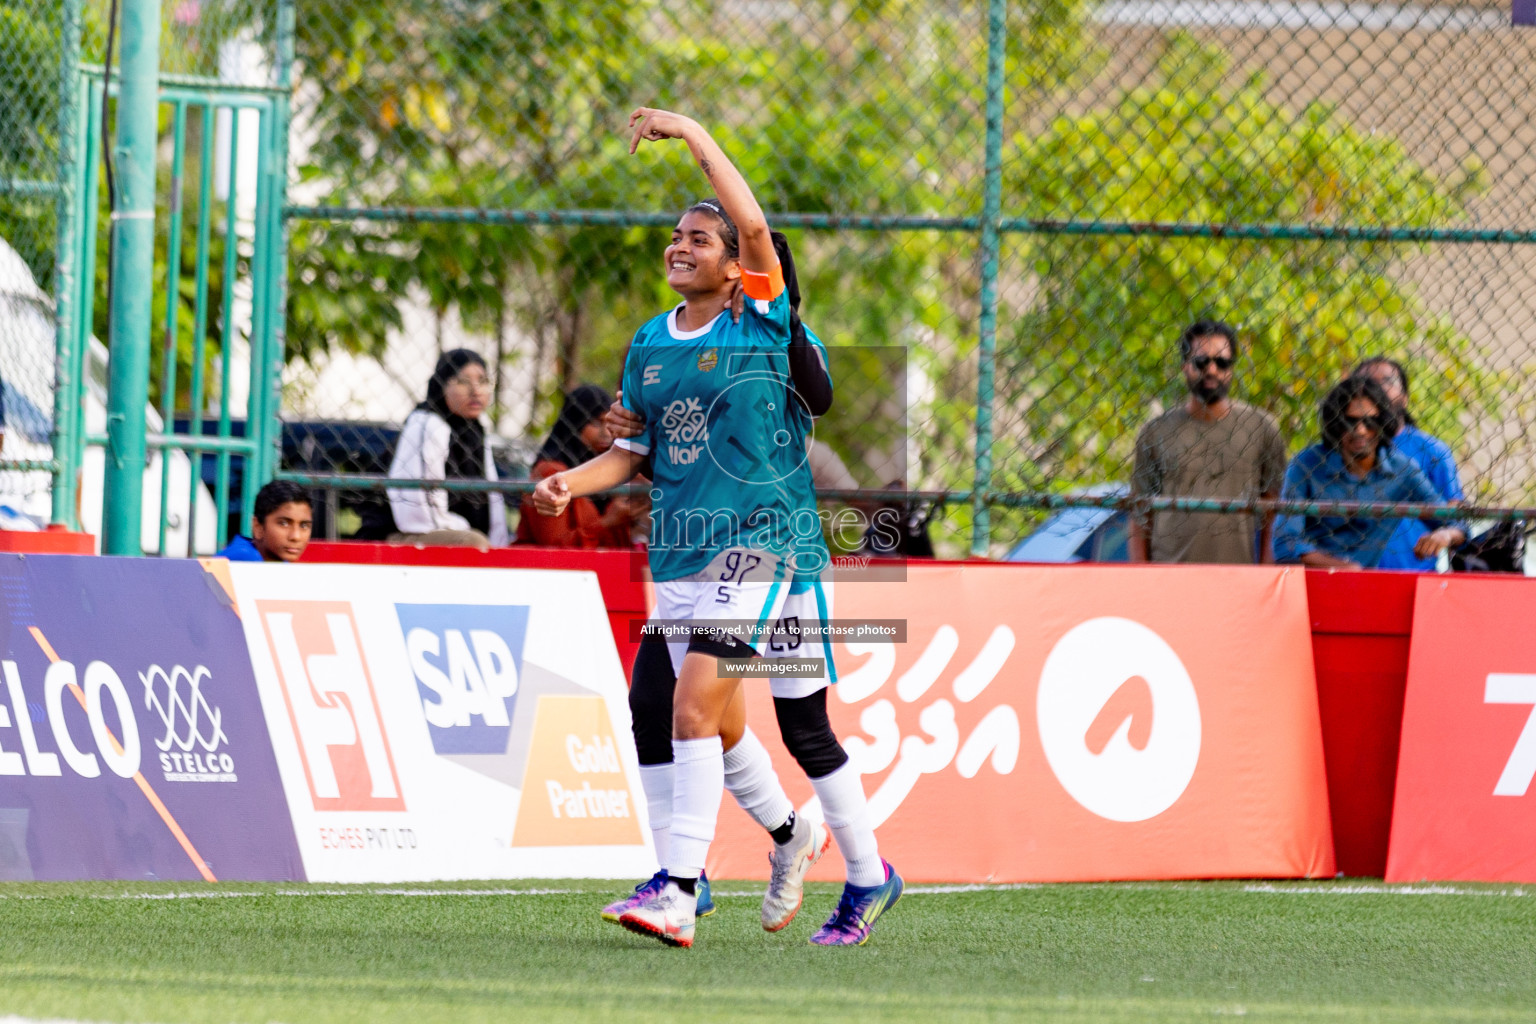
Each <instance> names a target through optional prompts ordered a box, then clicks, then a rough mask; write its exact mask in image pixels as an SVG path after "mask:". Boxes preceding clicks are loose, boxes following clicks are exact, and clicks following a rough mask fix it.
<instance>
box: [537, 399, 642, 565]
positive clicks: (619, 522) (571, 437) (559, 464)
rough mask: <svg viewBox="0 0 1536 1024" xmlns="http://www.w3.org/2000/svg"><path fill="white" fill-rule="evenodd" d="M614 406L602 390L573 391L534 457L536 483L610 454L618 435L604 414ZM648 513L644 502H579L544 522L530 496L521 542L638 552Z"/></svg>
mask: <svg viewBox="0 0 1536 1024" xmlns="http://www.w3.org/2000/svg"><path fill="white" fill-rule="evenodd" d="M612 403H613V397H612V396H611V395H609V394H608V392H607V391H604V390H603V389H602V388H600V387H598V386H597V385H596V384H582V385H579V386H577V387H575V388H572V389H571V392H570V394H568V395H566V396H565V402H564V404H563V405H561V406H560V417H559V418H558V419H557V420H555V426H554V428H553V429H552V430H550V432H549V437H548V438H547V439H546V440H545V441H544V445H543V447H541V448H540V449H539V453H538V455H536V456H534V460H533V474H532V475H533V479H534V480H542V479H544V478H545V477H547V476H554V475H555V474H556V473H560V472H563V471H565V470H567V469H572V468H574V467H576V466H579V465H581V464H582V463H583V462H586V461H587V460H588V459H590V458H592V457H593V456H594V455H601V454H602V453H603V452H605V451H607V450H608V449H609V447H610V446H611V445H612V444H613V435H612V434H610V433H609V432H608V427H607V426H606V425H605V424H604V422H603V414H604V413H605V412H607V411H608V407H609V406H610V405H611V404H612ZM642 422H643V421H642ZM637 479H638V478H637ZM648 508H649V502H647V501H646V500H645V499H644V498H632V497H629V496H627V495H615V496H614V497H611V498H607V499H603V498H573V499H571V503H570V505H569V506H568V507H567V508H566V510H565V511H564V512H562V513H560V514H559V515H558V516H541V515H539V514H538V511H537V510H536V509H535V508H534V507H533V497H532V496H531V495H530V496H527V497H525V498H524V499H523V504H522V517H521V518H520V519H519V520H518V524H517V539H518V541H519V542H520V543H522V542H526V543H533V544H545V545H548V546H550V547H560V548H627V547H632V546H633V544H634V533H635V528H636V526H637V525H639V526H641V528H642V529H643V528H644V524H645V516H646V512H647V510H648Z"/></svg>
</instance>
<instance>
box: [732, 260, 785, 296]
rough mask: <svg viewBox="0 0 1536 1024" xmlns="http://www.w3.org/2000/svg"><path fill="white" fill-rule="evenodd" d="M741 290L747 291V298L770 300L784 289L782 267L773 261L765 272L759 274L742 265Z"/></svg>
mask: <svg viewBox="0 0 1536 1024" xmlns="http://www.w3.org/2000/svg"><path fill="white" fill-rule="evenodd" d="M741 290H742V291H744V292H746V293H747V298H749V299H761V300H762V301H764V302H772V301H773V300H774V299H776V298H778V297H779V296H780V295H781V294H782V293H783V291H784V268H783V267H782V266H780V265H779V264H778V263H777V262H775V263H774V264H773V267H772V269H770V270H769V271H768V272H767V273H766V274H759V273H758V272H757V271H755V270H748V269H747V268H746V267H742V268H741Z"/></svg>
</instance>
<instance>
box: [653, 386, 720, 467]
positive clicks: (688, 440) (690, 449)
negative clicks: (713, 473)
mask: <svg viewBox="0 0 1536 1024" xmlns="http://www.w3.org/2000/svg"><path fill="white" fill-rule="evenodd" d="M707 424H708V419H707V416H706V414H705V412H704V406H703V405H702V404H701V403H700V402H699V400H698V399H697V398H677V399H673V401H672V402H671V403H669V404H668V405H667V409H666V411H665V412H664V413H662V417H661V429H662V432H663V433H664V434H665V435H666V439H667V458H668V459H670V460H671V461H672V463H673V464H674V465H678V466H691V465H693V464H694V463H695V462H698V461H699V458H700V456H702V455H703V454H704V444H696V443H694V442H705V443H707V442H708V441H709V427H708V425H707Z"/></svg>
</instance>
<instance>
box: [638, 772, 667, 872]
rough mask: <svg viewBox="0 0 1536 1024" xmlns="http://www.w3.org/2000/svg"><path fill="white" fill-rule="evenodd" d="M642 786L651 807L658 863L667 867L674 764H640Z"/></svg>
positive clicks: (652, 832) (652, 828)
mask: <svg viewBox="0 0 1536 1024" xmlns="http://www.w3.org/2000/svg"><path fill="white" fill-rule="evenodd" d="M640 788H641V789H643V790H645V804H646V806H647V807H648V808H650V812H651V814H650V818H651V839H652V841H653V842H655V844H656V864H657V866H658V867H665V866H666V863H667V854H668V851H669V849H670V846H671V844H670V843H669V842H668V839H669V838H670V837H671V835H672V766H671V765H670V764H643V765H641V766H640Z"/></svg>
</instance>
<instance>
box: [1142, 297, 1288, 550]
mask: <svg viewBox="0 0 1536 1024" xmlns="http://www.w3.org/2000/svg"><path fill="white" fill-rule="evenodd" d="M1179 358H1180V362H1181V363H1182V364H1183V370H1184V384H1185V386H1187V387H1188V388H1189V399H1188V400H1187V401H1186V402H1185V403H1184V404H1183V405H1181V406H1179V407H1178V408H1175V409H1170V410H1168V411H1167V412H1165V413H1163V414H1162V415H1161V416H1159V417H1157V418H1156V419H1154V420H1151V421H1149V422H1148V423H1147V424H1146V425H1145V426H1143V427H1142V428H1141V432H1140V433H1139V434H1137V435H1136V463H1135V469H1134V470H1133V471H1132V474H1131V493H1132V494H1133V495H1135V496H1138V497H1150V496H1154V495H1162V496H1166V497H1177V498H1226V499H1234V498H1235V499H1241V500H1252V499H1254V498H1273V497H1275V495H1277V494H1279V493H1280V480H1281V477H1282V476H1283V474H1284V473H1285V442H1284V441H1283V440H1282V439H1281V437H1280V428H1279V427H1278V426H1276V424H1275V420H1274V417H1272V416H1270V415H1269V413H1267V412H1264V411H1263V410H1262V409H1255V408H1254V407H1253V406H1251V405H1247V404H1245V403H1243V402H1238V401H1235V400H1234V399H1232V398H1230V397H1229V396H1228V392H1229V391H1230V390H1231V387H1232V377H1233V371H1232V367H1233V366H1234V365H1235V364H1236V362H1237V332H1235V331H1234V330H1233V329H1232V328H1231V327H1229V326H1228V325H1226V324H1224V323H1221V322H1219V321H1214V320H1199V321H1196V322H1195V323H1193V324H1190V325H1189V327H1187V328H1185V330H1184V333H1183V334H1181V335H1179ZM1273 526H1274V516H1273V515H1266V516H1263V517H1256V516H1254V515H1252V514H1248V513H1242V514H1237V513H1234V514H1223V513H1219V512H1177V511H1165V512H1155V513H1151V514H1148V513H1138V514H1133V515H1132V516H1131V523H1130V540H1129V545H1128V546H1129V552H1130V559H1131V561H1133V562H1147V561H1152V562H1226V563H1252V562H1253V561H1255V559H1257V560H1258V561H1260V562H1270V561H1273V556H1272V554H1271V548H1270V532H1271V530H1272V528H1273Z"/></svg>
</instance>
